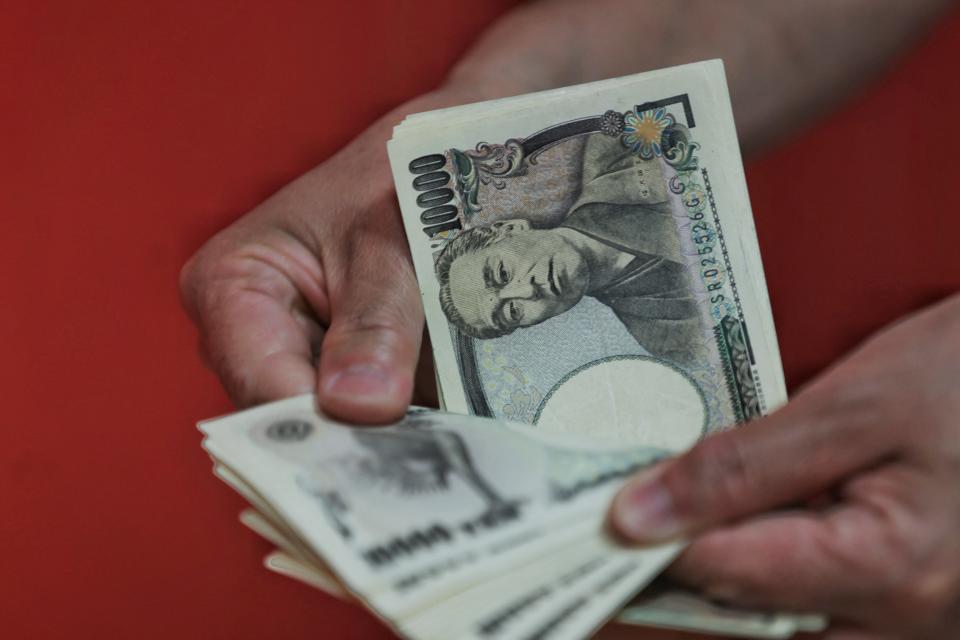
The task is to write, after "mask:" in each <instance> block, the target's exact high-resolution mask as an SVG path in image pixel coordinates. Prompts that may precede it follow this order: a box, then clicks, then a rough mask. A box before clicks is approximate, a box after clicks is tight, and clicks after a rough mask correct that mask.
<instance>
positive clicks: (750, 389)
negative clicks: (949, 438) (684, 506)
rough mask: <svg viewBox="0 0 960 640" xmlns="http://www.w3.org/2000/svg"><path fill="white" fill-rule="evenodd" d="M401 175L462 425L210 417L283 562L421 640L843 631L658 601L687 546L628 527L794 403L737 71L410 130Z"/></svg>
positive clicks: (677, 77) (423, 123)
mask: <svg viewBox="0 0 960 640" xmlns="http://www.w3.org/2000/svg"><path fill="white" fill-rule="evenodd" d="M389 155H390V161H391V165H392V168H393V173H394V177H395V181H396V189H397V196H398V199H399V202H400V208H401V211H402V215H403V220H404V225H405V228H406V232H407V238H408V240H409V244H410V250H411V254H412V257H413V262H414V266H415V268H416V273H417V278H418V281H419V285H420V290H421V294H422V298H423V305H424V309H425V312H426V318H427V325H428V328H429V332H430V338H431V343H432V347H433V357H434V365H435V370H436V374H437V386H438V390H439V396H440V398H441V405H442V408H443V409H444V411H434V410H427V409H411V411H410V412H409V413H408V415H407V416H406V418H405V419H404V420H402V421H401V422H399V423H397V424H395V425H391V426H387V427H382V428H376V429H369V428H368V429H362V430H360V429H355V428H351V427H349V426H348V425H343V424H340V423H337V422H336V421H333V420H331V419H329V418H327V417H325V416H323V415H321V414H319V413H318V412H317V409H316V406H315V401H314V398H313V397H312V396H303V397H299V398H293V399H290V400H285V401H281V402H278V403H273V404H270V405H264V406H262V407H258V408H256V409H252V410H249V411H245V412H242V413H239V414H235V415H233V416H228V417H225V418H220V419H216V420H212V421H208V422H205V423H202V424H201V429H202V430H203V432H204V434H205V435H206V438H205V440H204V447H205V448H206V450H207V451H208V452H209V453H210V454H211V456H212V457H213V458H214V460H215V472H216V474H217V475H218V476H219V477H220V478H221V479H223V480H224V481H225V482H227V483H228V484H229V485H230V486H232V487H233V488H234V489H236V490H237V491H238V492H239V493H240V494H241V495H243V496H244V498H246V499H247V500H248V501H249V502H250V504H251V507H252V508H251V509H248V510H246V511H244V512H243V514H242V515H241V520H242V521H243V523H244V524H246V525H247V526H248V527H249V528H251V529H252V530H254V531H255V532H257V533H258V534H260V535H262V536H263V537H264V538H266V539H268V540H269V541H271V542H272V543H273V544H274V545H275V546H276V547H277V551H275V552H273V553H271V554H270V555H269V556H268V557H267V559H266V565H267V567H268V568H270V569H272V570H274V571H277V572H279V573H282V574H285V575H288V576H290V577H293V578H296V579H299V580H301V581H303V582H306V583H308V584H311V585H313V586H316V587H318V588H320V589H323V590H325V591H327V592H329V593H332V594H334V595H338V596H342V597H345V598H355V599H356V600H358V601H360V602H361V603H362V604H364V605H365V606H367V607H368V608H369V609H370V610H371V611H373V612H374V613H375V614H376V615H378V616H380V617H381V618H382V619H383V620H384V621H386V622H387V623H388V624H390V625H391V626H392V627H393V628H394V629H395V630H396V631H397V632H398V633H400V634H401V635H403V636H405V637H408V638H414V639H417V640H428V639H437V640H439V639H448V638H476V639H487V640H489V639H507V638H510V639H512V638H517V639H521V638H523V639H528V638H529V639H533V638H544V639H545V638H554V639H565V638H570V639H574V638H584V637H588V636H589V635H590V634H591V633H593V632H594V631H596V630H597V629H598V628H599V627H601V626H602V625H603V624H604V623H606V622H607V621H609V620H611V619H612V618H616V619H617V621H618V622H620V623H623V624H633V625H649V626H662V627H672V628H678V629H688V630H695V631H701V632H708V633H715V634H727V635H734V636H741V637H764V638H785V637H789V636H791V635H793V634H794V633H795V632H797V631H807V630H817V629H819V628H822V627H823V625H824V620H823V619H822V618H821V617H819V616H815V615H799V614H777V613H768V612H749V611H740V610H733V609H729V608H725V607H723V606H721V605H719V604H718V603H713V602H709V601H708V600H706V599H704V598H702V597H700V596H698V595H696V594H693V593H688V592H684V591H682V590H680V589H678V588H675V587H672V586H670V585H669V584H667V583H657V584H655V585H654V586H653V587H651V588H650V589H647V590H644V587H646V586H647V585H648V584H650V583H651V581H652V580H654V579H655V578H656V577H657V575H658V574H659V573H660V572H661V571H662V570H663V569H664V567H665V566H666V565H667V564H668V563H669V562H670V561H671V560H672V559H673V558H674V557H675V556H676V554H677V553H678V552H679V551H680V550H681V549H682V543H681V542H677V543H672V544H669V545H664V546H660V547H654V548H645V549H636V548H628V547H625V546H622V545H620V544H618V543H617V541H615V540H613V539H612V538H611V537H610V535H609V533H608V532H607V531H606V529H605V526H604V520H605V514H606V511H607V508H608V504H609V501H610V498H611V497H612V496H613V495H614V493H615V492H616V490H617V489H618V487H619V486H620V485H621V484H622V482H623V480H624V479H626V478H627V477H629V476H630V475H631V474H633V473H635V472H637V471H640V470H642V469H644V468H645V467H647V466H649V465H651V464H653V463H655V462H656V461H659V460H662V459H665V458H667V457H669V456H672V455H676V454H677V453H679V452H681V451H683V450H685V449H687V448H689V447H690V446H692V445H693V444H694V443H696V442H697V441H698V440H699V439H701V438H703V437H705V436H706V435H708V434H710V433H712V432H715V431H718V430H721V429H726V428H733V427H735V426H736V425H737V424H740V423H743V422H745V421H747V420H751V419H754V418H757V417H759V416H762V415H764V414H766V413H767V412H769V411H770V410H772V409H774V408H776V407H777V406H779V405H781V404H782V403H784V402H785V401H786V392H785V388H784V382H783V373H782V370H781V365H780V356H779V353H778V349H777V343H776V336H775V333H774V327H773V321H772V317H771V313H770V306H769V301H768V299H767V294H766V285H765V282H764V277H763V270H762V266H761V262H760V254H759V249H758V247H757V239H756V234H755V231H754V227H753V220H752V214H751V211H750V204H749V199H748V196H747V190H746V183H745V180H744V176H743V168H742V164H741V159H740V155H739V149H738V145H737V138H736V132H735V129H734V124H733V116H732V112H731V108H730V101H729V97H728V95H727V88H726V83H725V80H724V75H723V66H722V63H721V62H719V61H708V62H702V63H698V64H691V65H685V66H681V67H675V68H671V69H666V70H662V71H654V72H650V73H644V74H640V75H635V76H629V77H624V78H616V79H611V80H603V81H600V82H595V83H590V84H585V85H579V86H575V87H568V88H563V89H557V90H552V91H546V92H541V93H536V94H530V95H525V96H519V97H514V98H507V99H502V100H494V101H490V102H484V103H478V104H473V105H466V106H461V107H454V108H449V109H441V110H438V111H432V112H428V113H420V114H415V115H411V116H409V117H408V118H407V119H406V120H404V122H402V123H401V124H400V125H398V126H397V127H396V128H395V129H394V135H393V139H392V140H391V141H390V143H389ZM637 594H639V596H638V595H637ZM624 605H626V608H624Z"/></svg>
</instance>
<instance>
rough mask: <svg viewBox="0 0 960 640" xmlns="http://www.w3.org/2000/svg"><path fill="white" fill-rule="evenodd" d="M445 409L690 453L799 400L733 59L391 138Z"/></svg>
mask: <svg viewBox="0 0 960 640" xmlns="http://www.w3.org/2000/svg"><path fill="white" fill-rule="evenodd" d="M389 151H390V158H391V163H392V165H393V170H394V176H395V179H396V185H397V193H398V198H399V201H400V205H401V209H402V212H403V218H404V224H405V227H406V231H407V235H408V240H409V243H410V247H411V253H412V256H413V261H414V264H415V267H416V271H417V277H418V279H419V282H420V288H421V292H422V295H423V303H424V308H425V311H426V317H427V323H428V326H429V330H430V336H431V341H432V345H433V351H434V359H435V364H436V370H437V378H438V383H439V385H440V389H441V392H442V397H443V401H444V406H445V408H447V409H449V410H451V411H454V412H463V413H471V414H474V415H480V416H489V417H496V418H503V419H508V420H513V421H518V422H525V423H527V424H531V425H535V426H536V427H537V428H540V429H545V430H550V431H559V432H569V433H578V434H581V435H592V436H595V437H597V438H609V439H614V440H618V441H621V442H632V443H642V444H650V445H654V446H662V447H664V448H666V449H669V450H673V451H679V450H682V449H684V448H686V447H688V446H689V445H690V444H691V443H693V442H695V441H696V440H697V439H698V438H700V437H702V436H703V435H705V434H706V433H709V432H711V431H714V430H717V429H722V428H726V427H728V426H730V425H732V424H735V423H739V422H743V421H745V420H749V419H751V418H754V417H757V416H760V415H763V414H764V413H766V412H767V411H769V410H770V409H771V408H774V407H776V406H778V405H779V404H781V403H783V402H784V401H785V399H786V394H785V389H784V384H783V376H782V372H781V367H780V359H779V353H778V350H777V344H776V337H775V334H774V329H773V322H772V318H771V314H770V309H769V302H768V300H767V295H766V286H765V282H764V277H763V270H762V266H761V263H760V255H759V250H758V247H757V241H756V235H755V231H754V227H753V221H752V216H751V212H750V205H749V200H748V197H747V192H746V186H745V181H744V177H743V169H742V166H741V160H740V155H739V150H738V145H737V140H736V133H735V130H734V126H733V118H732V115H731V111H730V105H729V99H728V97H727V93H726V86H725V81H724V77H723V71H722V65H721V63H720V62H719V61H712V62H706V63H699V64H695V65H687V66H683V67H677V68H675V69H670V70H665V71H660V72H653V73H649V74H641V75H638V76H631V77H627V78H620V79H616V80H606V81H602V82H599V83H595V84H588V85H582V86H579V87H572V88H568V89H561V90H556V91H551V92H546V93H544V94H533V95H529V96H521V97H519V98H513V99H506V100H500V101H494V102H492V103H483V104H479V105H470V106H467V107H465V108H463V109H462V110H458V109H447V110H442V111H441V112H439V113H427V114H417V115H416V116H412V117H411V118H410V119H408V121H407V122H404V123H403V124H401V125H400V126H398V127H397V129H396V130H395V132H394V139H393V140H392V141H391V142H390V145H389Z"/></svg>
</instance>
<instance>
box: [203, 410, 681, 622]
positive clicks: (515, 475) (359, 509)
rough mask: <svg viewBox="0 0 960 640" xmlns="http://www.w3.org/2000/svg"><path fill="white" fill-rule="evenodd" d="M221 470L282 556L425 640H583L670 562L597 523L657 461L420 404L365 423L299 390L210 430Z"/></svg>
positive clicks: (668, 549) (660, 551)
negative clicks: (387, 421) (633, 477)
mask: <svg viewBox="0 0 960 640" xmlns="http://www.w3.org/2000/svg"><path fill="white" fill-rule="evenodd" d="M201 429H202V431H203V432H204V434H205V435H206V438H205V439H204V448H205V449H206V450H207V451H208V452H209V453H210V454H211V456H212V457H213V458H214V460H215V461H216V464H217V467H216V469H217V473H218V475H219V476H220V477H221V478H222V479H223V480H225V481H226V482H227V483H228V484H230V485H231V486H233V487H234V488H235V489H237V491H238V492H239V493H240V494H241V495H243V496H244V497H245V498H246V499H247V500H248V501H249V502H250V503H251V505H252V506H253V507H254V508H255V509H256V510H257V512H251V513H248V514H247V515H245V516H244V521H245V523H246V524H247V525H248V526H250V527H251V528H252V529H254V530H255V531H257V532H258V533H260V534H261V535H263V536H264V537H265V538H267V539H269V540H271V541H273V542H274V543H275V544H276V545H277V546H278V547H279V548H280V549H281V550H282V553H277V554H272V555H271V556H270V557H268V566H271V568H273V569H274V570H277V571H279V572H281V573H285V574H286V575H290V576H291V577H295V578H298V579H300V580H303V581H305V582H309V583H311V584H314V585H315V586H318V587H319V588H322V589H325V590H327V591H330V592H333V593H337V594H338V595H344V594H346V593H347V592H350V593H352V594H353V595H354V596H356V597H357V598H358V599H359V600H361V601H362V602H363V603H365V604H366V605H367V606H369V607H370V608H371V610H373V611H374V612H375V613H376V614H377V615H379V616H381V617H382V618H383V619H384V620H385V621H387V622H389V623H390V624H391V625H392V626H393V627H394V628H395V629H396V630H397V631H398V632H400V633H401V634H402V635H404V636H406V637H410V638H416V639H418V640H420V639H422V640H428V639H436V640H440V639H447V638H476V639H480V638H486V639H500V640H503V639H510V638H534V637H542V638H547V637H549V638H571V639H572V638H582V637H586V636H587V635H588V634H589V633H590V632H591V631H593V630H594V629H596V628H597V627H598V626H599V625H600V624H602V623H603V622H604V621H605V620H606V619H607V618H609V617H610V616H611V615H612V614H613V613H614V612H615V611H616V609H617V608H618V607H619V606H621V605H622V604H623V602H625V601H626V600H627V599H629V598H630V597H631V596H632V595H633V593H635V592H636V591H637V589H639V588H640V587H642V586H643V585H644V584H645V583H646V582H648V581H649V580H650V579H652V578H653V577H654V576H655V575H656V574H657V573H659V571H660V570H661V569H662V568H663V566H664V565H665V564H666V563H667V562H668V561H669V560H670V558H672V557H673V556H674V555H675V553H676V551H677V548H678V545H676V544H671V545H664V546H662V547H658V548H650V549H645V550H637V549H627V548H624V547H621V546H619V545H617V544H615V543H614V542H612V541H610V540H609V539H608V538H607V536H606V534H605V532H604V529H603V522H604V516H605V513H606V508H607V504H608V502H609V500H610V497H611V496H612V495H613V493H614V492H615V491H616V489H617V487H618V485H619V484H620V481H621V480H622V479H623V478H624V477H626V476H627V475H629V474H631V473H633V472H635V471H636V470H638V469H641V468H644V467H646V466H648V465H649V464H652V463H653V462H655V461H656V460H659V459H662V457H663V456H664V455H665V454H666V452H665V451H663V450H661V449H657V448H654V447H649V446H634V447H622V446H611V445H609V444H607V445H602V446H597V445H592V444H590V443H589V442H588V441H586V440H585V439H583V438H576V437H573V436H565V435H563V434H549V433H539V432H537V431H534V430H530V429H528V428H527V427H525V426H524V425H511V424H509V423H505V422H502V421H497V420H487V419H480V418H476V417H470V416H464V415H454V414H449V413H442V412H436V411H428V410H416V409H415V410H411V411H410V412H409V413H408V415H407V417H406V418H405V419H404V420H402V421H401V422H399V423H397V424H395V425H392V426H388V427H383V428H377V429H356V428H351V427H350V426H347V425H343V424H340V423H337V422H335V421H332V420H329V419H327V418H325V417H324V416H322V415H320V414H318V413H317V411H316V409H315V404H314V398H313V397H312V396H301V397H298V398H293V399H290V400H284V401H280V402H277V403H272V404H269V405H263V406H261V407H258V408H255V409H251V410H248V411H245V412H241V413H238V414H234V415H232V416H227V417H225V418H220V419H217V420H212V421H208V422H206V423H203V424H201Z"/></svg>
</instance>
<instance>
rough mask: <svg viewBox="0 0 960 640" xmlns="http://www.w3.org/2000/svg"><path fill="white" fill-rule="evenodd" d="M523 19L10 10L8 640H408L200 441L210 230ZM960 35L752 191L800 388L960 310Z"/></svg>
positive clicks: (47, 7)
mask: <svg viewBox="0 0 960 640" xmlns="http://www.w3.org/2000/svg"><path fill="white" fill-rule="evenodd" d="M511 4H512V2H511V1H510V0H500V1H498V2H486V3H473V4H472V5H470V8H469V10H461V9H453V8H452V6H453V5H451V4H450V3H449V2H443V1H440V0H425V1H422V2H418V3H398V2H390V1H388V0H376V1H373V2H368V3H364V6H362V7H361V6H360V5H357V4H356V3H331V2H314V3H303V2H295V1H293V0H284V1H278V2H271V3H235V2H226V1H223V0H219V1H208V2H202V3H196V2H184V1H182V0H180V1H172V2H164V3H115V2H103V1H96V2H85V3H71V2H62V1H61V2H47V3H18V4H13V3H7V6H5V7H4V10H3V15H4V17H3V19H2V21H0V78H3V83H4V90H3V92H2V95H0V207H2V224H3V239H4V245H5V246H4V250H3V253H2V260H3V268H2V270H0V283H2V289H0V290H2V292H3V299H4V300H6V302H5V304H4V308H5V309H6V312H4V313H3V314H0V335H2V336H3V338H4V340H3V351H2V360H0V361H2V363H3V365H2V367H0V376H2V377H0V383H2V386H0V388H2V389H3V391H4V399H5V402H4V406H3V408H2V417H0V423H2V424H3V429H2V444H0V505H2V508H3V513H2V515H0V635H2V636H3V637H6V638H66V637H72V638H133V637H136V638H174V637H177V638H221V637H222V638H226V637H230V638H262V637H276V638H318V637H320V638H364V639H366V638H387V637H390V634H389V633H388V632H387V631H386V630H385V629H384V628H383V627H381V626H380V625H379V624H378V623H376V622H375V621H374V620H373V619H372V618H371V617H370V616H368V615H366V614H364V613H363V612H362V611H360V610H358V609H356V608H354V607H352V606H350V605H346V604H342V603H339V602H337V601H335V600H333V599H332V598H328V597H326V596H324V595H322V594H319V593H317V592H315V591H312V590H310V589H308V588H305V587H301V586H299V585H297V584H295V583H293V582H290V581H288V580H285V579H283V578H280V577H276V576H273V575H271V574H269V573H267V572H266V571H265V570H263V569H262V568H261V566H260V560H261V557H262V556H263V554H264V553H265V552H266V550H267V545H266V544H265V543H263V542H261V541H260V540H258V539H257V538H255V537H254V536H253V535H252V534H249V533H248V532H246V531H245V530H244V529H243V528H242V527H241V526H240V525H239V524H238V523H237V521H236V514H237V512H238V511H239V509H240V508H241V506H242V502H241V500H240V499H239V498H237V497H235V496H234V495H233V494H232V493H231V492H230V491H229V490H228V489H226V488H225V487H223V486H221V485H220V484H219V483H218V482H217V481H215V480H214V478H213V477H212V476H211V475H210V464H209V462H208V460H207V458H206V457H205V455H204V454H203V453H202V452H201V450H200V448H199V441H200V436H199V434H198V432H197V431H196V430H195V429H194V423H195V422H196V421H197V420H198V419H201V418H205V417H209V416H213V415H216V414H220V413H224V412H226V411H228V410H229V408H230V407H229V403H228V401H227V400H226V398H225V396H224V395H223V393H222V392H221V390H220V389H219V387H218V385H217V383H216V381H215V380H214V379H213V378H212V377H211V376H210V375H209V374H208V373H207V372H206V371H204V370H203V369H202V367H201V365H200V363H199V361H198V359H197V357H196V353H195V349H194V334H193V329H192V328H191V327H190V325H189V323H188V322H187V320H186V318H185V317H184V316H183V315H182V313H181V311H180V307H179V304H178V299H177V292H176V280H177V272H178V269H179V267H180V265H181V264H182V263H183V262H184V261H185V260H186V258H187V257H188V256H189V255H190V254H191V253H192V252H193V251H194V250H195V249H196V248H197V247H198V246H199V245H200V244H201V243H202V242H203V241H204V240H205V239H206V238H207V237H209V236H210V235H211V234H212V233H213V232H215V231H216V230H217V229H219V228H221V227H223V226H225V225H226V224H228V223H229V222H230V221H231V220H233V219H234V218H236V217H237V216H239V215H240V214H242V213H243V212H244V211H246V210H248V209H249V208H251V207H252V206H254V205H256V204H257V203H258V202H259V201H261V200H262V199H264V198H265V197H266V196H268V195H269V194H270V193H271V192H272V191H274V190H275V189H277V188H278V187H280V186H281V185H283V184H284V183H286V182H287V181H289V180H290V179H292V178H293V177H295V176H296V175H298V174H299V173H301V172H303V171H305V170H306V169H308V168H310V167H311V166H313V165H315V164H317V163H319V162H321V161H322V160H324V159H325V158H327V157H328V156H329V155H330V154H331V153H333V152H334V151H335V150H336V149H337V148H339V147H340V146H342V145H343V144H344V143H346V142H347V141H348V140H350V139H351V137H352V136H354V135H355V134H356V133H358V132H359V131H361V130H362V129H363V128H364V126H365V125H366V124H368V123H369V122H370V121H372V120H373V119H374V118H375V117H377V116H378V115H380V114H382V113H384V112H385V111H387V110H388V109H389V108H391V107H392V106H394V105H396V104H398V103H400V102H402V101H403V100H404V99H406V98H409V97H412V96H413V95H416V94H418V93H420V92H423V91H425V90H428V89H430V88H431V87H433V86H435V85H436V84H437V83H438V82H439V81H440V79H441V78H442V76H443V74H444V72H445V70H446V69H447V68H448V67H449V65H450V64H451V63H452V62H453V61H454V60H455V59H456V58H457V56H458V55H459V54H460V53H461V52H463V51H464V50H465V49H466V48H467V47H468V46H469V44H470V42H471V41H472V39H473V38H475V37H476V35H477V34H478V33H479V32H480V31H481V30H482V28H483V27H484V25H486V24H487V23H489V21H490V20H492V19H493V18H494V17H495V16H496V15H497V14H498V13H500V12H501V11H503V10H504V9H505V8H506V7H508V6H509V5H511ZM958 56H960V19H957V17H954V18H952V19H950V20H948V21H947V22H946V23H945V24H944V25H943V26H942V27H941V28H939V29H938V30H937V31H936V32H935V33H934V34H933V35H932V36H931V37H930V38H929V39H928V40H927V41H926V43H925V44H924V45H923V46H922V47H920V48H919V49H918V50H917V51H915V52H914V53H913V54H911V55H910V56H909V57H908V58H907V59H905V60H904V61H902V62H901V63H899V64H898V65H897V66H896V68H895V69H894V70H892V71H891V72H890V73H889V74H888V75H887V76H886V77H885V79H884V80H883V81H881V82H880V83H879V84H877V85H874V86H873V87H872V88H871V89H870V90H869V92H868V93H867V94H866V95H864V96H862V97H860V98H858V99H856V100H855V101H854V102H853V103H851V104H849V105H848V106H847V107H845V108H844V109H843V110H842V111H840V112H839V113H838V114H836V115H834V116H833V117H832V118H831V119H829V120H828V121H826V122H824V123H821V124H820V125H818V126H817V127H815V128H813V129H812V130H810V131H808V132H806V133H804V134H803V135H802V136H800V137H799V138H797V139H796V140H794V141H793V142H791V143H789V144H788V145H786V146H785V147H782V148H781V149H780V150H778V151H777V152H775V153H773V154H772V155H768V156H766V157H764V158H762V159H759V160H758V161H754V162H753V163H752V164H751V165H750V166H749V169H748V179H749V183H750V188H751V193H752V197H753V204H754V211H755V215H756V222H757V231H758V234H759V237H760V244H761V249H762V252H763V257H764V261H765V265H766V273H767V279H768V284H769V288H770V295H771V298H772V301H773V308H774V314H775V319H776V322H777V326H778V330H779V336H780V341H781V347H782V351H783V358H784V364H785V368H786V371H787V378H788V381H789V382H790V384H791V386H792V387H794V388H795V387H796V386H797V385H798V384H799V383H801V382H803V381H804V380H806V379H808V378H809V377H810V376H811V375H813V374H815V373H816V372H817V371H818V370H820V369H822V368H823V367H824V366H826V365H827V364H829V363H830V362H831V361H833V360H834V359H836V358H837V357H838V356H840V355H841V354H842V353H843V352H844V351H845V350H847V349H849V348H850V347H852V346H853V345H855V344H856V343H857V341H859V340H861V339H862V338H863V337H864V336H866V335H867V334H868V333H869V332H871V331H872V330H874V329H876V328H878V327H879V326H881V325H883V324H884V323H886V322H889V321H891V320H893V319H895V318H897V317H898V316H900V315H901V314H903V313H906V312H908V311H910V310H911V309H914V308H917V307H918V306H920V305H922V304H924V303H926V302H929V301H932V300H935V299H937V298H938V297H941V296H943V295H945V294H947V293H949V292H951V291H955V290H957V289H958V288H960V268H958V266H957V264H958V263H957V258H958V250H957V240H958V238H960V221H958V214H960V191H958V189H957V183H958V177H960V176H958V172H957V170H956V163H955V160H954V158H953V157H952V154H953V153H954V152H955V149H956V146H957V145H956V143H957V142H958V140H960V123H958V121H957V120H955V119H954V117H955V114H956V113H957V112H958V110H960V83H957V82H956V81H955V79H954V76H955V73H954V71H955V69H954V66H955V62H956V60H957V59H958Z"/></svg>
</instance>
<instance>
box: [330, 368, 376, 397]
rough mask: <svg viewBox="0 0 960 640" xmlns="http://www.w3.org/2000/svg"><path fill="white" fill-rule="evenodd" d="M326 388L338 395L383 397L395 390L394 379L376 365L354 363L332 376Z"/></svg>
mask: <svg viewBox="0 0 960 640" xmlns="http://www.w3.org/2000/svg"><path fill="white" fill-rule="evenodd" d="M326 390H327V392H328V393H331V394H334V395H338V396H362V397H366V398H371V397H383V396H388V395H390V393H391V391H392V390H393V380H392V379H391V377H390V376H388V375H387V373H386V372H385V371H384V370H383V369H381V368H380V367H378V366H376V365H372V364H354V365H351V366H349V367H347V368H346V369H344V370H342V371H338V372H337V373H335V374H333V375H332V376H330V378H329V379H328V380H327V383H326Z"/></svg>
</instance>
